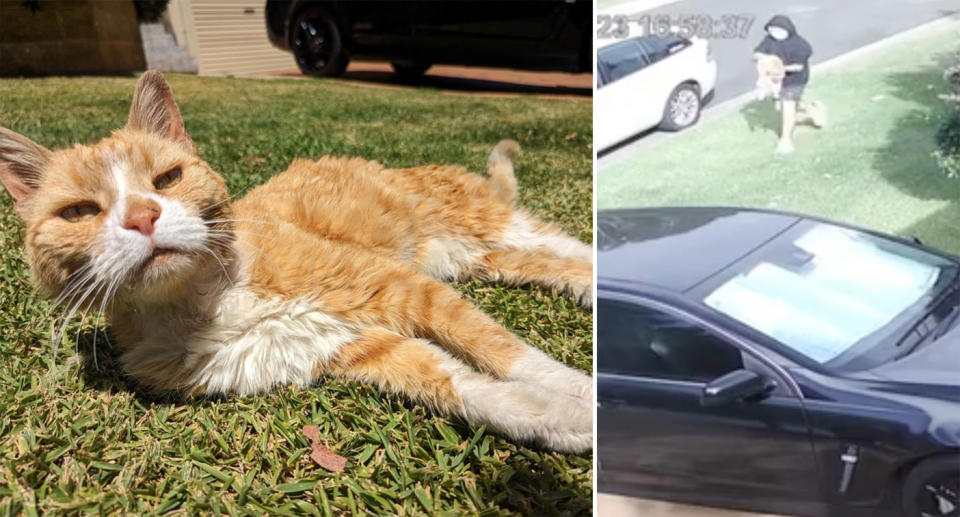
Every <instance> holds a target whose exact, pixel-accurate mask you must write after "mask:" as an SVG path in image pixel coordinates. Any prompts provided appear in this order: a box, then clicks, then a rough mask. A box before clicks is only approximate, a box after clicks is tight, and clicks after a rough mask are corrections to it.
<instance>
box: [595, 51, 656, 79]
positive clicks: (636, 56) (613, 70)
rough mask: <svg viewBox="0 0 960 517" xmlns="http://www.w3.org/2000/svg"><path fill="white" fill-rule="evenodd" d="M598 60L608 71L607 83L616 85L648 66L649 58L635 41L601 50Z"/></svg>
mask: <svg viewBox="0 0 960 517" xmlns="http://www.w3.org/2000/svg"><path fill="white" fill-rule="evenodd" d="M597 59H598V60H599V61H600V63H601V65H602V66H603V67H604V68H605V69H606V71H607V74H608V76H607V78H606V79H607V83H608V84H609V83H614V82H616V81H618V80H620V79H621V78H623V77H626V76H628V75H630V74H632V73H635V72H637V71H639V70H641V69H642V68H643V67H645V66H647V64H648V63H647V56H646V55H645V54H644V52H643V49H642V48H641V47H640V44H639V43H637V42H636V41H635V40H629V41H623V42H620V43H615V44H613V45H610V46H609V47H604V48H602V49H600V51H599V52H598V54H597Z"/></svg>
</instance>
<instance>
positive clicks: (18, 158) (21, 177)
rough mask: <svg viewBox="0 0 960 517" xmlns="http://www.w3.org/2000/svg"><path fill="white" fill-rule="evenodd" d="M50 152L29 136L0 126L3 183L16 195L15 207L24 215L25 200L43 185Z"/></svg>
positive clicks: (0, 171) (0, 168) (14, 197)
mask: <svg viewBox="0 0 960 517" xmlns="http://www.w3.org/2000/svg"><path fill="white" fill-rule="evenodd" d="M50 154H51V153H50V151H49V150H48V149H47V148H46V147H43V146H42V145H40V144H38V143H36V142H34V141H33V140H30V139H29V138H27V137H25V136H23V135H21V134H18V133H14V132H13V131H10V130H9V129H7V128H5V127H0V182H2V183H3V186H4V187H6V189H7V192H10V195H11V196H13V209H14V211H15V212H16V213H17V215H18V216H20V218H21V219H23V218H24V212H23V202H24V201H25V200H26V199H27V198H28V197H29V196H30V195H31V194H33V192H34V191H35V190H36V189H37V186H39V185H40V177H41V174H42V172H43V168H44V166H46V164H47V162H48V161H49V160H50Z"/></svg>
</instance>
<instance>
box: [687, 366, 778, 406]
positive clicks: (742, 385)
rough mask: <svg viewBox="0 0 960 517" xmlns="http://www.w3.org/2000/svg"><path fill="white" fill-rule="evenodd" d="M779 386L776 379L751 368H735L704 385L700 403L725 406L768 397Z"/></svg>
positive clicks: (702, 404)
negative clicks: (764, 375)
mask: <svg viewBox="0 0 960 517" xmlns="http://www.w3.org/2000/svg"><path fill="white" fill-rule="evenodd" d="M776 387H777V383H776V381H774V380H773V379H768V378H766V377H763V376H762V375H760V374H758V373H756V372H751V371H750V370H734V371H732V372H730V373H728V374H726V375H724V376H722V377H718V378H716V379H714V380H712V381H710V382H709V383H707V385H706V386H704V387H703V391H702V392H701V393H700V405H701V406H705V407H713V406H723V405H726V404H733V403H734V402H740V401H744V400H757V399H761V398H764V397H766V396H767V395H769V394H770V393H771V392H772V391H773V390H774V389H775V388H776Z"/></svg>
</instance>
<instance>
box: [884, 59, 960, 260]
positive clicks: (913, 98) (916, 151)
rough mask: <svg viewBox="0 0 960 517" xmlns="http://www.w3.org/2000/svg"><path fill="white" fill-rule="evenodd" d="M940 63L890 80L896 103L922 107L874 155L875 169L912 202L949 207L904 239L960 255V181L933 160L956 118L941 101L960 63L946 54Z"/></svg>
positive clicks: (904, 119) (892, 131) (901, 122)
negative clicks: (939, 139)
mask: <svg viewBox="0 0 960 517" xmlns="http://www.w3.org/2000/svg"><path fill="white" fill-rule="evenodd" d="M934 61H935V63H934V64H932V65H930V66H927V67H924V68H922V69H918V70H913V71H910V72H905V73H899V74H892V75H890V76H887V77H886V78H885V80H884V81H885V82H886V84H887V85H888V86H890V87H892V94H893V95H894V96H895V97H897V98H899V99H901V100H906V101H909V102H912V103H914V104H915V105H916V106H917V107H916V108H915V109H912V110H910V112H908V113H907V114H906V115H904V116H902V117H901V118H900V119H899V120H897V121H896V122H895V123H894V126H893V128H891V129H890V130H889V132H888V133H887V138H886V144H885V145H884V146H882V147H880V148H877V149H874V150H873V167H874V168H875V169H876V170H877V171H879V172H880V175H881V176H882V177H883V178H884V179H885V180H886V181H887V182H888V183H890V184H891V185H893V186H895V187H896V188H897V189H899V190H901V191H903V192H904V193H906V194H908V195H910V196H913V197H915V198H918V199H923V200H934V201H946V202H948V203H949V204H948V205H947V206H945V207H943V208H941V209H939V210H937V211H936V212H934V213H933V214H931V215H928V216H926V217H924V218H923V219H922V220H920V221H917V222H915V223H913V224H911V225H910V226H909V227H906V228H903V229H901V230H900V232H899V233H901V234H904V235H911V236H916V237H919V238H920V239H921V240H922V241H924V242H925V243H927V244H930V245H932V246H935V247H938V248H943V249H946V250H950V251H954V252H960V180H956V179H950V178H947V177H946V175H945V174H944V173H943V171H942V170H940V168H939V167H938V166H937V163H936V160H935V159H934V157H933V155H932V153H933V151H934V150H935V149H936V140H935V136H936V132H937V130H938V129H939V128H940V126H941V125H943V124H944V123H945V122H946V120H947V117H948V116H950V108H949V106H947V104H946V102H945V101H944V100H943V99H941V98H940V97H939V95H940V94H942V93H944V92H945V90H946V84H945V82H944V81H943V77H942V74H943V70H944V68H946V67H947V66H948V65H949V64H951V63H954V62H956V54H955V53H953V52H944V53H942V54H939V55H937V56H935V58H934ZM891 209H896V208H894V207H891Z"/></svg>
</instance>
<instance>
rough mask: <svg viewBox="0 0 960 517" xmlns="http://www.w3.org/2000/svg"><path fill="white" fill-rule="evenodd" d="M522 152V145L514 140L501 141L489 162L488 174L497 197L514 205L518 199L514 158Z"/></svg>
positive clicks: (494, 149)
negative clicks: (514, 201)
mask: <svg viewBox="0 0 960 517" xmlns="http://www.w3.org/2000/svg"><path fill="white" fill-rule="evenodd" d="M519 152H520V144H518V143H517V142H516V141H514V140H501V141H500V142H499V143H498V144H497V145H496V146H494V148H493V152H491V153H490V159H488V160H487V174H488V175H489V176H490V183H492V184H493V188H494V189H495V190H496V193H497V197H499V198H500V199H501V200H503V201H504V202H507V203H513V200H514V199H515V198H516V197H517V177H516V176H514V174H513V157H514V156H516V155H517V153H519Z"/></svg>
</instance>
